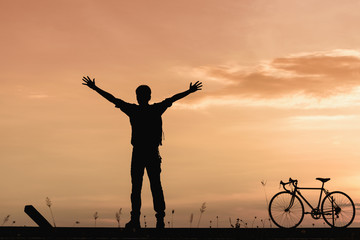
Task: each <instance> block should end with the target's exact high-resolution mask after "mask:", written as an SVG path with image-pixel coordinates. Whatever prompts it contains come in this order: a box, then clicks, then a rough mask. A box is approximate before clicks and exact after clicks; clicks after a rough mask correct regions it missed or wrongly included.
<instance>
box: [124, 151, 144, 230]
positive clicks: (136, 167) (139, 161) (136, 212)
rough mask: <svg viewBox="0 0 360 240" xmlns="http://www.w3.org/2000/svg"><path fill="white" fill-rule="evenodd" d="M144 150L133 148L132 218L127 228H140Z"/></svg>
mask: <svg viewBox="0 0 360 240" xmlns="http://www.w3.org/2000/svg"><path fill="white" fill-rule="evenodd" d="M144 167H145V166H144V161H143V156H142V152H141V151H138V150H136V149H135V148H134V149H133V153H132V160H131V184H132V189H131V220H130V222H129V223H128V224H126V226H125V227H126V228H140V209H141V188H142V182H143V176H144Z"/></svg>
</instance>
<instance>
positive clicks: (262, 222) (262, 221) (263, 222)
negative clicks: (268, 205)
mask: <svg viewBox="0 0 360 240" xmlns="http://www.w3.org/2000/svg"><path fill="white" fill-rule="evenodd" d="M260 221H261V224H262V226H263V228H265V221H264V220H263V219H261V220H260Z"/></svg>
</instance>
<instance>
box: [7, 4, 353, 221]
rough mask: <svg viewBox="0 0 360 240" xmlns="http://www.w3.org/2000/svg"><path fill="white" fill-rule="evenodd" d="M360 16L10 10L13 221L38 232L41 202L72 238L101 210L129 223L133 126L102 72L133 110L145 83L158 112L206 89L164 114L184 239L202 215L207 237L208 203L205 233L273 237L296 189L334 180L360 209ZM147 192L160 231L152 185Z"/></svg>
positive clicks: (104, 216)
mask: <svg viewBox="0 0 360 240" xmlns="http://www.w3.org/2000/svg"><path fill="white" fill-rule="evenodd" d="M359 12H360V2H359V1H357V0H344V1H338V0H307V1H304V0H270V1H269V0H181V1H180V0H179V1H168V0H131V1H130V0H129V1H125V0H124V1H123V0H118V1H115V0H106V1H100V0H53V1H47V0H32V1H27V0H0V27H1V38H0V42H1V44H0V55H1V58H0V83H1V88H0V104H1V110H0V114H1V118H0V131H1V136H2V137H1V139H0V161H1V167H0V178H1V181H0V189H1V194H0V224H1V223H2V221H3V220H2V219H4V218H5V217H6V216H7V215H10V220H9V221H8V222H7V223H5V225H11V223H12V221H16V223H14V225H18V226H23V225H27V226H29V225H35V224H34V223H33V222H32V221H31V219H30V218H29V217H28V216H27V215H26V214H25V213H24V212H23V208H24V206H25V205H27V204H32V205H34V206H35V207H36V208H37V209H38V210H39V211H40V212H41V213H42V214H43V215H44V216H45V217H46V218H47V219H48V220H49V221H50V222H52V220H51V215H50V211H49V209H48V207H47V206H46V204H45V198H46V197H49V198H50V199H51V201H52V204H53V205H52V210H53V213H54V217H55V221H56V225H57V226H74V224H75V222H76V221H79V222H80V224H79V225H77V226H94V219H93V214H94V213H95V212H98V214H99V219H98V220H97V226H107V227H115V226H117V222H116V220H115V213H116V211H118V210H119V209H120V208H122V213H123V214H122V216H121V225H122V226H124V223H125V222H127V221H128V220H129V212H130V190H131V182H130V160H131V151H132V147H131V144H130V134H131V132H130V124H129V119H128V117H127V116H126V115H124V114H123V113H122V112H121V111H120V110H119V109H117V108H115V107H114V105H113V104H111V103H109V102H107V101H106V100H105V99H103V98H102V97H101V96H99V95H98V94H97V93H96V92H94V91H92V90H90V89H89V88H87V87H86V86H83V85H82V84H81V83H82V81H81V79H82V77H83V76H87V75H88V76H90V77H92V78H96V83H97V85H98V86H99V87H101V88H102V89H104V90H106V91H108V92H110V93H112V94H113V95H114V96H116V97H118V98H121V99H123V100H125V101H128V102H136V98H135V89H136V87H137V86H139V85H140V84H147V85H149V86H150V87H151V88H152V102H158V101H162V100H163V99H165V98H167V97H171V96H172V95H174V94H176V93H179V92H182V91H185V90H187V89H188V87H189V84H190V82H195V81H197V80H200V81H202V82H203V90H202V91H199V92H196V93H194V94H192V95H190V96H188V97H187V98H186V99H182V100H180V101H179V102H176V103H175V104H174V105H173V106H172V107H171V108H169V109H168V110H167V111H166V112H165V114H164V115H163V121H164V132H165V141H164V144H163V146H162V147H161V149H160V151H161V155H162V157H163V164H162V170H163V172H162V182H163V188H164V192H165V199H166V204H167V210H166V213H167V217H166V221H167V222H168V221H171V210H173V209H174V210H175V213H174V216H173V219H174V227H189V226H190V215H191V214H192V213H193V214H194V221H193V223H192V226H193V227H196V226H197V224H198V220H199V216H200V211H199V208H200V207H201V204H202V203H203V202H206V206H207V209H206V211H205V212H204V214H203V216H202V219H201V222H200V227H209V225H210V221H212V226H213V227H215V226H216V216H219V227H230V224H229V218H231V219H232V223H235V219H236V218H240V219H243V221H245V222H248V225H249V226H251V225H253V226H259V227H262V224H261V222H260V219H267V218H268V215H267V209H266V208H267V207H266V198H267V199H268V200H270V198H271V197H272V196H273V195H274V194H275V193H276V192H278V191H280V189H279V182H280V180H284V181H285V180H287V179H288V178H289V177H292V178H296V179H298V180H299V184H300V186H301V185H302V186H312V187H316V186H320V183H319V182H318V181H316V180H315V178H316V177H330V178H331V181H330V182H328V183H327V184H326V186H327V188H328V189H329V190H341V191H344V192H346V193H348V194H349V195H350V196H351V198H352V199H353V201H354V202H355V203H360V161H359V159H360V32H359V31H360V30H359V26H360V14H359ZM261 181H264V182H266V185H265V186H263V185H262V184H261ZM304 194H306V193H305V192H304ZM142 196H143V208H142V214H143V215H146V221H147V226H148V227H154V226H155V217H154V211H153V209H152V197H151V193H150V189H149V182H148V179H147V176H146V175H145V177H144V185H143V194H142ZM307 196H309V197H310V198H311V196H313V197H315V196H317V193H315V192H308V195H307ZM255 216H256V217H257V219H256V220H255ZM143 220H144V219H143V218H142V219H141V221H142V226H143ZM254 220H255V221H254ZM313 222H314V220H312V219H311V217H310V216H305V221H304V224H303V226H305V225H306V224H311V223H313ZM314 223H315V224H316V225H315V226H322V225H323V221H322V220H318V221H316V222H314ZM266 226H269V222H268V221H267V222H266ZM352 226H360V217H356V218H355V222H354V223H353V225H352Z"/></svg>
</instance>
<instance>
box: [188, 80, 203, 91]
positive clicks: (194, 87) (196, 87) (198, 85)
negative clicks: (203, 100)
mask: <svg viewBox="0 0 360 240" xmlns="http://www.w3.org/2000/svg"><path fill="white" fill-rule="evenodd" d="M201 88H202V82H199V81H197V82H196V83H194V85H193V84H192V83H190V87H189V91H190V92H191V93H193V92H196V91H198V90H201Z"/></svg>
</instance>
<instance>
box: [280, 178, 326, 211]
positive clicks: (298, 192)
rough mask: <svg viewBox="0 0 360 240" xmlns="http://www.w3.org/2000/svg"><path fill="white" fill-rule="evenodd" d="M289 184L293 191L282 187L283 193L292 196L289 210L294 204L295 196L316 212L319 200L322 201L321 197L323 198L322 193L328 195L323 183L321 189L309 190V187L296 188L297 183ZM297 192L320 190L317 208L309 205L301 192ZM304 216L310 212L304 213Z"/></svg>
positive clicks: (318, 207)
mask: <svg viewBox="0 0 360 240" xmlns="http://www.w3.org/2000/svg"><path fill="white" fill-rule="evenodd" d="M289 183H290V184H292V186H293V187H294V190H293V191H291V190H289V189H286V188H285V185H286V184H285V185H283V188H284V189H285V191H287V192H289V193H291V194H293V197H292V199H291V202H290V205H289V208H288V209H290V208H291V207H292V205H293V203H294V198H295V195H296V194H297V195H298V196H299V197H300V198H301V199H302V200H303V201H304V202H305V203H306V204H307V205H308V206H309V207H310V208H311V210H313V211H314V210H316V209H320V203H321V199H322V196H323V193H324V194H325V195H326V194H327V193H328V191H327V190H326V189H325V188H324V184H325V183H322V186H321V188H310V187H298V186H297V182H293V181H291V182H289ZM299 190H320V196H319V201H318V204H317V207H315V208H314V207H313V206H312V205H311V203H310V202H309V201H308V200H307V199H306V198H305V197H304V196H303V195H302V194H301V192H300V191H299ZM304 214H311V212H304Z"/></svg>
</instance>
